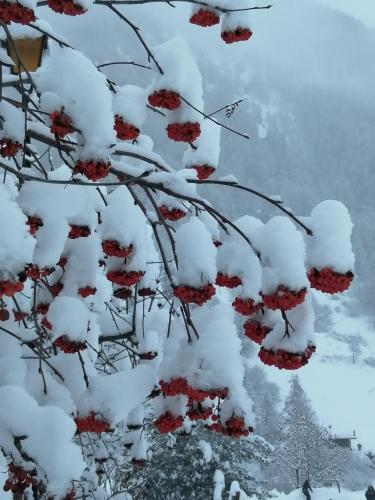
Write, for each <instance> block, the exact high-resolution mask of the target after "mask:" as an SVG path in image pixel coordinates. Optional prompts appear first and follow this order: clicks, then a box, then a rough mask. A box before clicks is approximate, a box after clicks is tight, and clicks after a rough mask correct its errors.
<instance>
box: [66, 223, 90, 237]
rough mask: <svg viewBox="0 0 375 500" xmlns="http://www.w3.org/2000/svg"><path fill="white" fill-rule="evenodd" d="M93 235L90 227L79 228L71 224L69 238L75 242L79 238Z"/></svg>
mask: <svg viewBox="0 0 375 500" xmlns="http://www.w3.org/2000/svg"><path fill="white" fill-rule="evenodd" d="M90 234H91V229H90V228H89V226H77V225H75V224H70V231H69V234H68V238H70V239H71V240H75V239H77V238H87V237H88V236H90Z"/></svg>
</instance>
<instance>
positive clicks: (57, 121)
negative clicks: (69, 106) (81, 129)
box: [50, 110, 74, 139]
mask: <svg viewBox="0 0 375 500" xmlns="http://www.w3.org/2000/svg"><path fill="white" fill-rule="evenodd" d="M50 119H51V125H50V130H51V132H52V133H53V134H55V135H57V136H58V137H60V139H63V138H64V137H65V136H66V135H67V134H71V133H72V132H74V128H73V123H72V120H71V119H70V117H69V116H68V115H67V114H66V113H64V111H63V110H60V111H54V112H53V113H51V114H50Z"/></svg>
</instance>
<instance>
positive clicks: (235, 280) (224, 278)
mask: <svg viewBox="0 0 375 500" xmlns="http://www.w3.org/2000/svg"><path fill="white" fill-rule="evenodd" d="M215 285H217V286H225V287H226V288H236V287H237V286H240V285H242V281H241V278H240V277H239V276H229V275H228V274H224V273H217V276H216V281H215Z"/></svg>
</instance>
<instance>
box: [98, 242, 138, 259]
mask: <svg viewBox="0 0 375 500" xmlns="http://www.w3.org/2000/svg"><path fill="white" fill-rule="evenodd" d="M102 248H103V252H104V253H105V254H107V255H109V256H110V257H122V258H124V259H126V258H127V257H129V255H130V254H131V253H132V252H133V245H131V244H130V245H129V246H128V247H122V246H121V245H120V243H119V242H118V241H117V240H104V241H103V242H102Z"/></svg>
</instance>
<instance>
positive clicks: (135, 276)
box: [107, 271, 145, 286]
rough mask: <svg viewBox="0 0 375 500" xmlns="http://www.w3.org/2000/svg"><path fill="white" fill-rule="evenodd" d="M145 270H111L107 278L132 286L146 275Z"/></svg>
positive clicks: (119, 283)
mask: <svg viewBox="0 0 375 500" xmlns="http://www.w3.org/2000/svg"><path fill="white" fill-rule="evenodd" d="M144 274H145V273H144V271H109V272H108V273H107V279H108V280H109V281H112V283H116V285H120V286H132V285H135V284H136V283H138V281H139V280H140V279H141V278H142V276H143V275H144Z"/></svg>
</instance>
